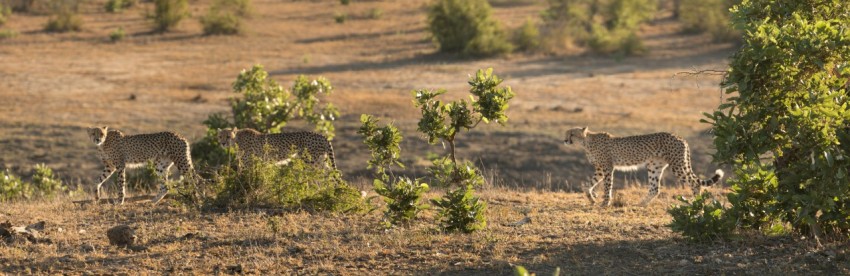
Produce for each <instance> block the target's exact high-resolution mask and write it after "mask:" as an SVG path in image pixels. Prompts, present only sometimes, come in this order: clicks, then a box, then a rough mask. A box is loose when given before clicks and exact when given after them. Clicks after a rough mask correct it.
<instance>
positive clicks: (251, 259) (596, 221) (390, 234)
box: [0, 189, 850, 275]
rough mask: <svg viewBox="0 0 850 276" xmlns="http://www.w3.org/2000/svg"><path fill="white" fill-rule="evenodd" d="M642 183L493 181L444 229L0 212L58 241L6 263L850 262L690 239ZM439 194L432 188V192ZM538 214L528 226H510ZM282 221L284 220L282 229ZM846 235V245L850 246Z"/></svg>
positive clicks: (824, 265) (7, 257) (545, 268)
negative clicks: (120, 232)
mask: <svg viewBox="0 0 850 276" xmlns="http://www.w3.org/2000/svg"><path fill="white" fill-rule="evenodd" d="M645 192H646V191H645V190H644V189H627V190H625V191H621V193H622V195H624V202H625V206H623V207H610V208H601V207H598V206H589V205H588V202H587V200H586V199H585V198H584V197H583V196H582V195H581V194H576V193H552V192H516V191H509V190H500V189H496V190H486V191H484V192H482V195H483V198H484V199H485V200H486V201H487V202H488V205H489V207H488V211H487V217H488V218H489V219H490V220H489V224H488V227H487V229H486V230H484V231H481V232H478V233H474V234H470V235H463V234H444V233H440V232H439V231H437V230H435V229H434V223H433V212H425V213H424V215H423V217H422V219H421V220H420V221H419V223H416V224H414V225H412V226H411V227H409V228H407V229H393V230H383V229H381V226H380V212H372V213H369V214H366V215H330V214H311V213H307V212H295V213H284V214H278V215H267V214H263V213H256V212H230V213H198V212H195V211H188V210H184V209H182V208H179V207H174V206H171V207H167V206H160V207H156V208H150V207H149V205H147V204H141V203H134V204H127V205H124V206H113V205H108V204H106V205H95V206H91V205H87V206H85V207H78V206H77V205H75V204H72V203H70V202H69V200H68V199H65V200H61V201H55V202H33V203H13V204H9V205H6V206H8V207H9V208H5V209H4V211H3V212H2V213H0V220H3V221H5V220H9V221H12V222H13V223H15V224H25V223H33V222H36V221H39V220H44V221H46V222H47V233H48V238H50V239H51V240H52V242H53V243H52V244H29V243H16V244H10V245H0V271H2V272H4V273H10V274H19V273H23V274H30V273H35V274H53V273H64V274H122V273H130V274H137V273H143V274H144V273H153V274H158V273H163V272H174V273H189V274H212V273H228V272H230V273H233V272H236V270H239V269H241V271H242V272H244V273H249V274H437V273H440V274H462V275H469V274H475V275H493V274H507V273H509V272H510V271H511V269H512V266H514V265H524V266H526V267H527V268H529V269H531V270H532V271H536V272H538V273H539V274H540V275H546V274H548V273H549V272H551V271H552V270H554V269H555V268H556V267H560V268H561V270H562V271H564V272H567V274H571V275H572V274H600V273H606V274H692V273H699V274H738V273H744V274H765V273H768V274H777V273H780V274H788V273H791V274H796V273H804V274H809V273H827V274H836V273H848V272H850V266H848V262H847V257H848V253H850V252H848V251H847V247H846V246H843V245H841V244H835V245H830V246H827V247H826V248H825V249H815V248H814V245H813V244H812V242H810V241H806V240H796V239H794V238H789V237H776V238H763V237H754V238H750V237H747V238H742V239H740V240H736V241H731V242H725V243H713V244H704V245H699V244H689V243H687V242H685V241H684V240H682V239H681V238H679V237H678V236H677V235H676V234H673V233H671V232H670V230H669V229H668V228H667V227H665V224H666V223H668V222H669V220H670V217H669V216H668V215H667V214H666V212H665V211H664V209H665V207H666V206H668V205H669V204H672V203H673V202H674V201H673V199H672V197H673V195H681V194H687V191H686V190H677V189H673V190H664V191H663V193H662V195H661V196H659V198H658V199H657V201H655V202H653V203H652V204H651V205H650V207H647V208H642V207H636V206H634V205H635V204H636V203H637V202H638V201H639V199H640V198H641V197H642V196H643V195H644V193H645ZM434 196H438V195H437V194H434V193H432V194H429V197H434ZM525 217H528V218H529V219H530V221H531V222H530V223H527V224H524V225H521V226H514V223H516V222H518V221H521V220H523V219H524V218H525ZM118 224H128V225H131V226H133V227H135V228H136V233H137V235H138V236H139V239H140V240H139V241H138V242H137V245H138V246H137V247H135V248H129V249H125V248H119V247H115V246H110V245H108V241H107V239H106V230H107V229H109V228H110V227H112V226H115V225H118ZM273 225H274V226H273ZM845 245H846V244H845Z"/></svg>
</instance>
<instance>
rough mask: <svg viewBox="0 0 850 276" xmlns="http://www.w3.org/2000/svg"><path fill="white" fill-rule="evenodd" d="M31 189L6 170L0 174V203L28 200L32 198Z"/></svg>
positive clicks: (27, 184)
mask: <svg viewBox="0 0 850 276" xmlns="http://www.w3.org/2000/svg"><path fill="white" fill-rule="evenodd" d="M32 193H33V188H32V186H31V185H30V184H29V183H26V182H23V181H21V178H19V177H17V176H15V175H13V174H12V173H10V172H9V170H6V171H4V172H0V201H10V200H15V199H28V198H30V197H32Z"/></svg>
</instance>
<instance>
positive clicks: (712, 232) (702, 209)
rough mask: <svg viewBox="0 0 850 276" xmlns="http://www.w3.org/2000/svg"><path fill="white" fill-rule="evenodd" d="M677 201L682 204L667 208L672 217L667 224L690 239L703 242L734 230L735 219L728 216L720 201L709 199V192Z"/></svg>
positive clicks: (724, 235)
mask: <svg viewBox="0 0 850 276" xmlns="http://www.w3.org/2000/svg"><path fill="white" fill-rule="evenodd" d="M709 200H710V201H709ZM679 201H680V202H681V203H682V205H679V206H676V207H671V208H670V209H668V210H667V212H668V213H670V215H671V216H672V217H673V221H672V222H670V224H669V225H668V226H669V227H670V229H671V230H673V232H679V233H681V234H682V235H683V236H685V237H686V238H688V239H690V240H692V241H698V242H705V241H711V240H714V239H718V238H728V237H729V236H730V235H731V234H732V232H733V231H734V230H735V219H734V218H729V217H728V215H727V214H728V212H727V210H726V208H724V207H723V205H722V204H720V202H718V201H717V200H713V199H711V193H709V192H707V191H706V192H703V193H702V194H700V195H698V196H696V198H694V200H693V201H687V200H685V199H684V198H680V199H679ZM707 201H708V202H707Z"/></svg>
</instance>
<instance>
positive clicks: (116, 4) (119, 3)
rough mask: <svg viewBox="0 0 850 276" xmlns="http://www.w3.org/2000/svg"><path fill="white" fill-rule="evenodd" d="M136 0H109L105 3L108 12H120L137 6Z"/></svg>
mask: <svg viewBox="0 0 850 276" xmlns="http://www.w3.org/2000/svg"><path fill="white" fill-rule="evenodd" d="M135 5H136V0H109V1H106V4H104V5H103V9H104V10H105V11H106V12H112V13H118V12H122V11H124V9H126V8H129V7H132V6H135Z"/></svg>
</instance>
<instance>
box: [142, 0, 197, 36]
mask: <svg viewBox="0 0 850 276" xmlns="http://www.w3.org/2000/svg"><path fill="white" fill-rule="evenodd" d="M188 16H189V2H188V1H187V0H154V12H153V14H152V15H150V16H149V17H150V19H151V20H152V21H153V24H154V30H155V31H157V32H167V31H168V30H171V29H172V28H174V27H175V26H177V24H178V23H180V21H181V20H183V18H186V17H188Z"/></svg>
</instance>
